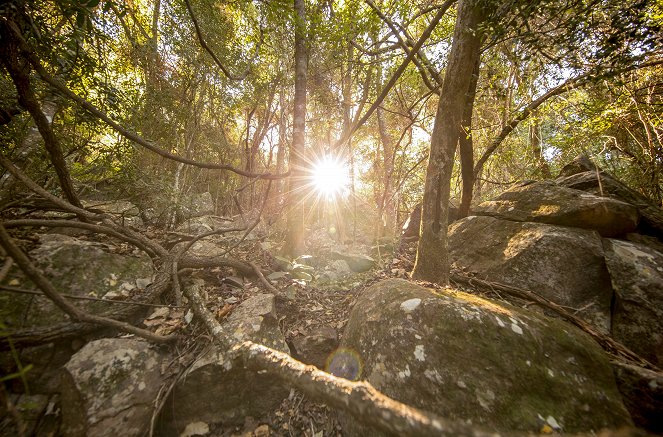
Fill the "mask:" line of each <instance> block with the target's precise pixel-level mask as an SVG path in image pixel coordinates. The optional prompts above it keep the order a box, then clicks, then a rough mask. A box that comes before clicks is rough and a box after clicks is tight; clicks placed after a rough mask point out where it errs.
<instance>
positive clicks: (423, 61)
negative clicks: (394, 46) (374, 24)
mask: <svg viewBox="0 0 663 437" xmlns="http://www.w3.org/2000/svg"><path fill="white" fill-rule="evenodd" d="M364 1H365V2H366V4H368V5H369V6H370V7H371V9H373V10H374V11H375V13H376V14H377V15H378V17H380V19H381V20H382V21H384V22H385V24H387V26H389V28H390V29H391V32H392V34H393V35H394V36H395V37H396V39H397V40H398V45H399V46H400V47H401V48H402V49H403V51H404V52H405V54H409V52H410V47H411V46H413V45H414V41H413V40H412V38H410V35H409V34H408V33H407V31H405V30H404V31H403V34H404V35H405V38H406V41H404V40H403V38H402V37H401V34H400V32H399V30H398V27H397V26H396V24H394V22H393V21H392V20H391V19H390V18H389V17H387V16H386V15H385V14H384V13H383V12H382V11H381V10H380V8H378V7H377V6H376V5H375V3H373V1H371V0H364ZM408 44H409V46H408ZM413 62H414V64H415V65H416V67H417V69H418V70H419V74H421V78H422V79H423V81H424V83H425V84H426V86H427V87H428V89H430V90H431V91H433V92H434V93H435V94H438V95H439V94H440V90H439V89H440V87H441V86H442V82H443V79H442V78H441V77H440V75H439V73H438V72H437V71H435V69H434V68H433V66H432V65H431V64H430V61H428V59H427V58H426V57H425V55H424V54H423V52H422V51H421V50H419V51H417V55H416V57H415V58H414V59H413ZM426 70H428V73H426ZM429 74H430V77H432V78H433V80H434V81H435V83H436V84H437V85H434V84H432V83H431V82H430V79H429V78H428V75H429Z"/></svg>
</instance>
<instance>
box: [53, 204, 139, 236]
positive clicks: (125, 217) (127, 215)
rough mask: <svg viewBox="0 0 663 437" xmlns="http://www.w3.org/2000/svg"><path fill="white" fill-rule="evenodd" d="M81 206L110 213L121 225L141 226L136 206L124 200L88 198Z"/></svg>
mask: <svg viewBox="0 0 663 437" xmlns="http://www.w3.org/2000/svg"><path fill="white" fill-rule="evenodd" d="M83 206H84V207H85V208H86V209H89V210H91V211H94V212H100V213H104V214H109V215H112V216H113V218H115V220H116V221H117V222H118V223H119V224H121V225H123V226H133V227H142V226H143V220H142V219H141V218H140V211H139V210H138V207H137V206H136V205H134V204H133V203H131V202H128V201H126V200H94V201H90V200H88V201H83ZM65 229H66V228H65Z"/></svg>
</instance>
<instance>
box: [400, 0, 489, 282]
mask: <svg viewBox="0 0 663 437" xmlns="http://www.w3.org/2000/svg"><path fill="white" fill-rule="evenodd" d="M485 15H486V14H485V12H484V10H483V6H482V5H481V2H480V1H478V0H461V2H460V3H459V4H458V18H457V19H456V26H455V30H454V36H453V42H452V45H451V50H450V52H449V56H448V62H447V68H446V72H445V75H444V83H443V85H442V91H441V92H440V100H439V103H438V107H437V114H436V115H435V125H434V128H433V135H432V138H431V148H430V154H429V157H428V167H427V169H426V185H425V187H424V199H423V205H422V213H421V232H420V238H419V245H418V247H417V259H416V262H415V266H414V270H413V272H412V276H413V278H415V279H420V280H424V281H430V282H436V283H439V284H446V283H447V282H448V280H449V259H448V250H447V218H448V204H449V192H450V184H451V169H452V168H453V163H454V155H455V153H456V147H457V146H458V140H459V139H460V137H461V135H466V133H465V131H464V129H463V120H464V113H465V108H466V105H468V104H470V103H468V102H470V101H471V100H473V99H474V96H473V95H469V91H470V85H471V82H472V73H473V71H474V67H475V65H476V64H477V63H478V62H479V57H480V55H481V52H480V50H481V29H480V25H481V24H482V23H483V21H484V20H485Z"/></svg>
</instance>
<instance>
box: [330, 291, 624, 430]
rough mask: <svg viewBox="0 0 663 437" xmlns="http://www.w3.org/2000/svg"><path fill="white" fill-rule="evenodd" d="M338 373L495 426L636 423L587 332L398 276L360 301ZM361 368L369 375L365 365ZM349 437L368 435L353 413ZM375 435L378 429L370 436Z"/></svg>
mask: <svg viewBox="0 0 663 437" xmlns="http://www.w3.org/2000/svg"><path fill="white" fill-rule="evenodd" d="M342 348H343V349H342V351H344V352H342V353H344V354H346V358H347V356H354V357H355V360H359V361H358V362H356V363H354V365H350V364H348V363H349V362H350V361H352V360H348V359H345V360H341V359H339V363H342V365H341V366H340V367H338V368H335V366H334V360H332V361H331V365H330V370H331V371H333V372H335V373H336V374H339V376H344V377H349V378H353V379H357V378H358V379H365V380H367V381H368V382H370V383H371V384H372V385H374V386H375V387H376V388H377V389H378V390H380V391H382V392H383V393H385V394H386V395H387V396H390V397H392V398H394V399H396V400H399V401H401V402H404V403H406V404H409V405H413V406H415V407H417V408H421V409H423V410H428V411H432V412H434V413H436V414H438V415H440V416H443V417H447V418H450V419H453V420H459V421H465V422H469V423H473V424H476V425H478V426H481V427H484V428H486V429H490V430H496V431H505V432H506V431H512V430H520V431H526V432H541V431H545V430H548V429H549V428H552V429H555V430H557V431H562V432H587V431H591V430H599V429H602V428H618V427H621V426H625V425H631V418H630V416H629V413H628V412H627V411H626V409H625V407H624V405H623V403H622V400H621V397H620V394H619V392H618V390H617V387H616V383H615V379H614V376H613V373H612V370H611V367H610V363H609V361H608V358H607V357H606V355H605V354H604V352H603V351H602V350H601V348H600V347H599V346H598V345H597V344H596V343H595V342H594V341H593V340H592V339H591V338H590V337H589V336H588V335H586V334H585V333H583V332H581V331H580V330H578V329H576V328H574V327H572V326H569V325H567V324H565V323H563V322H561V321H559V320H554V319H550V318H547V317H545V316H541V315H538V314H535V313H532V312H529V311H526V310H523V309H519V308H515V307H512V306H509V305H506V304H503V303H497V302H493V301H489V300H486V299H482V298H479V297H477V296H475V295H470V294H466V293H462V292H458V291H454V290H452V289H447V290H444V291H440V292H434V291H432V290H430V289H426V288H423V287H421V286H418V285H416V284H413V283H410V282H407V281H404V280H398V279H391V280H387V281H383V282H380V283H378V284H375V285H374V286H372V287H370V288H369V289H367V290H366V291H365V292H364V293H363V295H362V296H361V297H360V298H359V300H358V302H357V304H356V305H355V307H354V309H353V311H352V314H351V316H350V320H349V323H348V326H347V328H346V332H345V336H344V340H343V343H342ZM360 369H361V375H357V374H356V372H357V371H358V370H360ZM343 423H344V428H345V431H346V433H347V435H360V434H365V435H368V434H370V433H371V432H373V431H370V430H366V429H365V428H363V427H362V426H360V425H359V424H358V423H356V422H354V421H352V420H351V419H349V418H344V420H343ZM371 435H373V434H371Z"/></svg>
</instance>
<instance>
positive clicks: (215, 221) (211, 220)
mask: <svg viewBox="0 0 663 437" xmlns="http://www.w3.org/2000/svg"><path fill="white" fill-rule="evenodd" d="M231 226H232V225H231V224H229V223H228V222H227V221H225V220H222V219H219V218H217V217H214V216H211V215H203V216H199V217H193V218H190V219H188V220H185V221H183V222H182V223H180V225H179V226H178V227H177V229H176V231H178V232H184V233H186V234H191V235H198V234H204V233H206V232H210V231H215V230H217V229H222V228H226V227H231Z"/></svg>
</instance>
